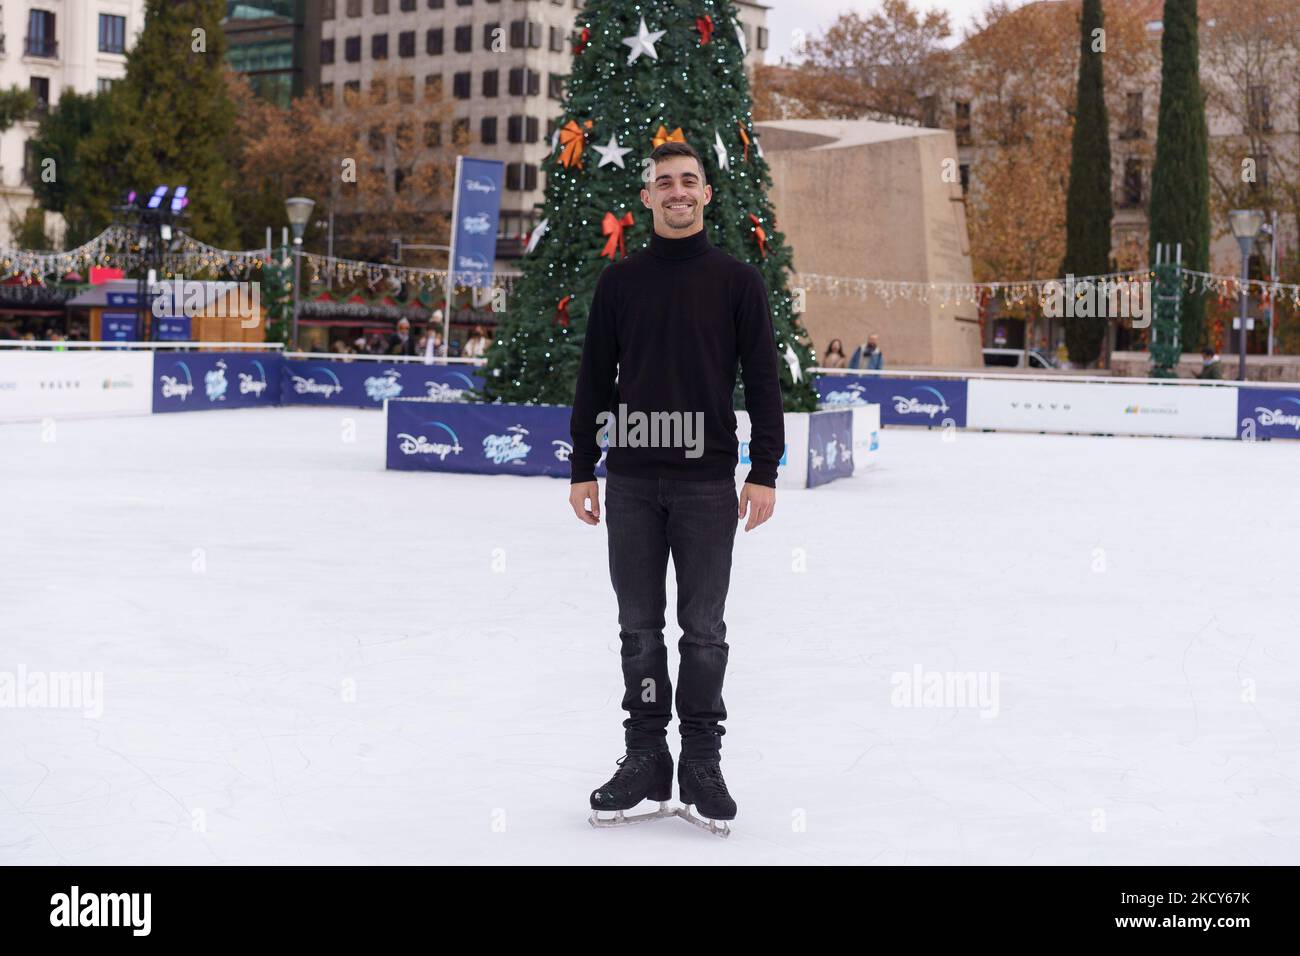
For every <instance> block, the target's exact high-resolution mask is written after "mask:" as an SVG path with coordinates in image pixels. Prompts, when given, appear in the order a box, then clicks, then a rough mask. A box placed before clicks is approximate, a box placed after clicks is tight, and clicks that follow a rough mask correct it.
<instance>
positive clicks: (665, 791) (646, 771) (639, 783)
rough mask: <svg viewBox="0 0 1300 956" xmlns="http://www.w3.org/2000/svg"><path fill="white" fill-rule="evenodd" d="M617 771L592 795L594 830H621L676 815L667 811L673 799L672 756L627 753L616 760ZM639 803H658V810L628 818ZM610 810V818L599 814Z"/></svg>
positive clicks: (655, 752) (664, 751)
mask: <svg viewBox="0 0 1300 956" xmlns="http://www.w3.org/2000/svg"><path fill="white" fill-rule="evenodd" d="M617 763H618V770H617V771H615V773H614V776H613V777H611V778H610V780H609V782H608V783H606V784H605V785H604V786H602V787H599V788H597V789H595V790H593V791H592V792H591V817H590V818H589V819H588V821H587V822H588V823H590V824H591V825H592V826H593V827H621V826H627V825H628V824H631V823H645V822H646V821H648V820H662V819H665V818H667V817H672V816H676V815H677V811H675V810H673V809H671V808H669V806H668V801H669V800H671V799H672V796H673V757H672V754H671V753H669V752H668V751H667V750H666V749H665V750H656V751H649V750H629V751H628V752H627V753H626V754H624V755H623V756H622V757H620V758H619V759H618V761H617ZM642 800H657V801H658V802H659V809H658V810H651V811H649V812H646V813H634V814H632V815H630V816H629V815H628V814H627V813H625V812H624V811H627V810H631V809H632V808H633V807H635V806H636V805H637V804H639V803H640V802H641V801H642ZM608 811H613V813H614V815H613V816H611V817H602V816H601V815H600V814H601V813H602V812H608Z"/></svg>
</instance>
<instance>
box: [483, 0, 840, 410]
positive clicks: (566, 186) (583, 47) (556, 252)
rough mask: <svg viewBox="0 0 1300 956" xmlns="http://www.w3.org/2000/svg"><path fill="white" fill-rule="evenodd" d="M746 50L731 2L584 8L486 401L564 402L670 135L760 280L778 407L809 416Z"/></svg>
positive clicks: (646, 1) (723, 233) (804, 341)
mask: <svg viewBox="0 0 1300 956" xmlns="http://www.w3.org/2000/svg"><path fill="white" fill-rule="evenodd" d="M744 42H745V41H744V34H743V33H742V32H741V30H740V28H739V25H738V22H737V20H736V13H735V7H734V6H733V5H732V3H731V0H638V2H630V0H588V3H587V5H586V8H585V9H583V10H582V11H581V12H580V13H579V14H578V16H577V22H576V24H575V33H574V36H573V44H574V46H573V51H574V52H573V70H572V73H571V74H570V76H569V79H568V84H567V90H566V98H565V101H564V112H563V114H562V116H561V117H560V127H559V129H557V131H556V135H555V136H554V137H553V139H552V143H551V151H550V153H549V155H548V156H547V158H546V159H545V161H544V167H545V170H546V174H547V179H546V200H545V203H544V206H543V209H542V214H541V215H542V219H541V222H540V223H539V224H538V226H537V227H536V228H535V229H534V230H533V234H532V235H531V236H530V237H529V250H528V252H527V254H526V255H525V256H524V260H523V276H522V278H521V279H520V281H519V283H518V284H517V285H516V287H515V290H514V293H513V295H512V296H511V297H510V302H509V308H508V311H507V313H506V317H505V319H504V320H503V322H502V323H501V325H500V327H499V328H498V331H497V336H496V340H495V342H494V344H493V347H492V348H491V349H489V351H488V363H487V368H486V369H485V374H486V378H487V386H486V389H485V390H486V393H487V397H488V398H489V400H494V401H495V400H500V401H508V402H549V403H553V404H560V405H567V404H569V403H571V402H572V401H573V391H574V384H575V382H576V380H577V374H578V365H579V363H580V361H581V358H582V342H583V335H584V333H585V331H586V319H587V310H588V307H589V306H590V303H591V296H592V293H593V292H594V290H595V288H596V279H597V277H598V276H599V275H600V271H601V270H602V269H603V268H605V266H607V265H608V264H609V263H610V262H612V261H614V260H615V259H619V258H622V257H623V256H624V255H627V254H630V253H632V252H635V251H636V250H638V249H640V248H642V247H643V246H645V245H646V243H647V242H648V241H649V239H650V235H651V232H652V231H653V226H652V223H651V216H650V210H648V209H646V208H645V207H644V206H642V205H641V200H640V198H639V194H640V190H641V187H642V185H643V173H644V172H645V170H646V169H647V167H648V157H649V155H650V152H651V150H653V149H654V147H655V146H657V145H658V144H659V143H660V142H663V141H664V140H665V139H674V140H684V141H685V142H687V143H690V144H691V145H692V146H694V147H695V148H696V149H697V150H698V151H699V153H700V154H701V155H702V156H703V157H704V160H705V176H706V177H707V179H708V181H709V183H710V184H711V185H712V187H713V201H712V202H711V203H710V204H709V205H708V206H707V207H706V208H705V223H706V224H705V229H706V231H707V233H708V237H709V240H710V241H711V242H712V243H713V244H714V245H715V246H718V247H720V248H722V249H723V250H725V251H726V252H728V253H730V254H731V255H733V256H735V257H736V258H737V259H740V260H742V261H744V262H749V263H751V264H753V265H754V266H756V267H757V268H758V269H759V271H761V272H762V274H763V278H764V280H765V281H766V283H767V289H768V296H769V301H770V302H771V306H772V319H773V324H774V327H775V331H776V349H777V353H778V355H780V356H781V358H782V359H783V361H781V362H780V363H779V368H780V375H781V390H782V394H783V396H784V399H785V408H786V410H787V411H812V410H813V409H814V408H815V407H816V394H815V392H814V390H813V388H812V384H811V382H810V381H809V376H808V373H807V371H806V369H807V368H809V367H810V366H811V365H813V364H814V362H813V353H812V351H811V343H810V342H809V340H808V337H807V333H806V332H805V331H804V329H803V328H802V326H801V325H800V323H799V320H798V317H797V316H796V315H795V313H794V310H793V305H794V301H793V298H792V296H791V294H790V290H789V289H788V288H787V277H788V275H789V273H790V271H791V269H792V261H791V256H790V249H789V247H788V246H787V245H786V243H785V238H784V237H783V236H782V235H781V233H780V232H778V231H777V229H776V227H775V221H774V218H773V215H772V207H771V204H770V203H769V202H768V199H767V190H768V188H769V187H770V186H771V177H770V175H769V174H768V169H767V164H766V163H765V162H764V160H763V154H762V152H761V150H760V148H759V145H758V141H757V139H756V137H755V135H754V129H753V120H752V118H751V117H750V96H749V83H748V79H747V78H746V76H745V70H744V65H743V60H744V54H745V47H744ZM686 347H689V346H686ZM736 406H737V407H738V408H739V407H743V391H742V390H741V389H740V388H739V381H738V382H737V392H736Z"/></svg>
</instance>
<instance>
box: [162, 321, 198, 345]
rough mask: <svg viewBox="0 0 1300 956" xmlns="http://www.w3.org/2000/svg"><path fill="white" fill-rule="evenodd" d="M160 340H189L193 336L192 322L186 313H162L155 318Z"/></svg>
mask: <svg viewBox="0 0 1300 956" xmlns="http://www.w3.org/2000/svg"><path fill="white" fill-rule="evenodd" d="M155 321H156V322H157V323H158V334H157V336H156V338H157V339H158V341H160V342H189V341H191V340H192V339H193V338H194V334H193V332H192V331H191V329H192V327H193V322H192V320H191V319H190V317H189V316H188V315H163V316H159V317H158V318H157V319H156V320H155Z"/></svg>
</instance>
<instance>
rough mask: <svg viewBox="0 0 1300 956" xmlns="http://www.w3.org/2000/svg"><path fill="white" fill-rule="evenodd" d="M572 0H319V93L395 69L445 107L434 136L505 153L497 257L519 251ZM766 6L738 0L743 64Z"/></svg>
mask: <svg viewBox="0 0 1300 956" xmlns="http://www.w3.org/2000/svg"><path fill="white" fill-rule="evenodd" d="M582 6H583V0H322V3H321V22H320V52H319V69H320V95H321V96H322V97H323V98H324V99H325V100H326V101H327V102H330V101H332V100H333V99H334V98H341V97H342V96H343V94H344V92H345V91H346V90H348V89H352V90H355V91H357V92H364V91H368V90H369V89H370V87H371V84H372V83H373V82H374V80H375V79H376V78H380V79H381V80H384V79H389V78H392V77H394V76H396V78H397V82H398V83H399V84H404V85H406V86H407V87H408V88H411V87H413V88H414V89H415V90H417V91H429V92H431V93H435V94H437V93H440V94H441V96H442V97H443V98H444V99H446V100H449V101H450V102H451V103H452V105H453V113H452V118H451V120H450V121H449V122H448V123H447V124H443V125H446V126H448V128H447V129H442V130H440V131H439V133H440V135H441V136H442V137H443V138H444V141H447V142H450V141H454V140H455V139H456V138H457V137H458V136H464V137H466V138H467V139H468V142H469V144H470V145H469V146H468V147H466V148H465V152H466V153H467V154H469V155H473V156H476V157H481V158H484V159H497V160H500V161H502V162H503V163H505V169H506V183H505V185H506V188H505V192H504V195H503V196H502V208H501V220H500V223H499V232H498V236H499V240H498V243H497V246H498V258H504V259H510V258H516V257H518V256H519V255H520V254H522V250H523V243H522V239H521V237H522V236H523V235H524V234H525V233H527V232H528V231H529V230H530V229H531V228H532V226H533V224H534V223H535V222H536V220H537V218H538V213H537V211H536V210H535V209H534V206H535V205H537V204H540V203H541V202H542V200H543V197H544V190H545V188H546V180H545V176H546V168H545V163H544V161H545V158H546V156H547V155H548V151H549V144H550V138H551V134H552V133H553V131H554V130H555V128H556V125H557V124H558V122H559V120H560V112H561V101H562V99H563V96H564V81H565V76H566V75H567V74H568V72H569V68H570V64H571V61H572V55H573V53H572V42H571V40H570V35H571V33H572V32H573V26H574V20H575V17H576V16H577V15H578V14H579V13H580V11H581V9H582ZM767 9H768V8H767V7H766V6H764V5H762V4H758V3H752V2H748V0H745V2H741V3H739V4H738V12H739V17H740V20H741V24H742V28H743V29H744V31H745V34H746V41H747V42H746V46H747V48H748V50H749V54H748V59H747V63H748V64H749V65H750V66H751V67H752V64H753V63H754V62H756V61H758V60H759V59H760V58H761V57H762V56H763V51H764V50H766V48H767V45H768V37H767V29H766V26H765V24H766V12H767Z"/></svg>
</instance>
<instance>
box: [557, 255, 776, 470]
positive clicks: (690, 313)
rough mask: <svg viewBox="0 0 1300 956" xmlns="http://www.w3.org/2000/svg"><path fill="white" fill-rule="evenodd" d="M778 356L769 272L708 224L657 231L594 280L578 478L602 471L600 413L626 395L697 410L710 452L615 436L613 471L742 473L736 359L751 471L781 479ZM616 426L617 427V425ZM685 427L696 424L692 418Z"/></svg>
mask: <svg viewBox="0 0 1300 956" xmlns="http://www.w3.org/2000/svg"><path fill="white" fill-rule="evenodd" d="M777 360H778V357H777V352H776V335H775V333H774V331H773V328H772V314H771V311H770V310H769V308H768V301H767V287H766V286H765V285H764V283H763V277H762V274H761V273H760V272H759V271H758V270H757V269H756V268H754V267H753V266H751V265H748V264H747V263H744V262H741V261H739V260H738V259H733V258H732V257H731V256H729V255H727V254H726V253H725V252H723V251H722V250H721V249H718V248H717V247H716V246H714V245H713V244H712V243H710V242H709V240H708V237H707V236H706V235H705V233H704V230H700V231H699V232H697V233H695V234H693V235H690V236H687V237H685V238H682V239H667V238H664V237H663V236H660V235H659V234H658V233H654V234H653V235H652V236H651V238H650V245H649V248H647V249H643V250H641V251H640V252H635V253H633V254H632V255H630V256H628V257H627V258H626V259H623V260H622V261H619V262H614V263H611V264H610V265H608V266H606V267H605V270H604V271H603V272H602V273H601V274H600V278H599V280H597V282H596V292H595V295H594V296H593V298H592V303H591V311H590V313H589V314H588V316H587V335H586V340H585V342H584V343H583V348H582V366H581V369H580V370H579V373H578V385H577V390H576V394H575V396H574V400H573V415H572V418H571V419H570V423H569V424H570V430H571V431H572V433H573V454H572V456H571V459H570V465H571V475H572V477H571V479H570V480H571V481H572V482H573V483H577V482H580V481H593V480H594V479H595V472H594V469H595V467H596V462H597V461H598V460H599V459H600V445H599V444H598V442H597V433H598V430H599V429H598V423H597V415H599V414H600V413H601V412H602V411H609V412H612V413H614V414H616V415H617V414H618V411H619V406H620V405H626V411H627V413H629V414H630V413H633V412H642V413H644V416H645V418H649V417H650V416H651V415H652V413H655V412H660V413H664V412H667V413H672V412H680V413H682V415H681V418H680V419H679V420H683V421H684V418H685V416H687V415H690V416H691V422H692V427H693V426H694V425H695V424H696V423H700V422H702V424H703V429H702V435H701V436H700V438H702V441H698V440H696V441H692V442H691V444H695V445H696V447H698V448H699V450H700V452H701V453H700V454H698V456H696V453H695V452H694V451H691V449H690V448H689V447H686V448H683V447H647V446H646V445H645V444H642V445H640V446H638V447H628V446H630V445H631V442H630V441H625V442H624V444H618V443H617V441H616V440H611V441H610V448H609V454H608V457H607V458H606V460H605V466H606V468H607V469H608V470H609V471H611V472H613V473H615V474H619V475H630V476H635V477H642V478H681V479H694V480H703V479H709V478H726V477H732V478H734V477H735V474H736V451H737V449H736V414H735V412H734V411H732V394H733V390H734V388H735V382H736V364H737V362H739V364H740V367H741V376H742V381H743V383H744V389H745V408H746V410H747V411H748V413H749V418H750V423H751V429H752V430H751V438H750V444H749V458H750V462H751V464H750V470H749V475H748V477H746V478H745V481H747V482H751V483H753V484H758V485H767V486H769V487H775V486H776V469H777V464H778V462H779V461H780V459H781V456H782V454H783V452H784V450H785V420H784V418H783V417H782V416H783V406H782V400H781V385H780V380H779V379H778V377H777ZM616 378H617V380H616ZM697 412H698V413H701V415H700V416H696V415H695V413H697ZM668 420H669V419H668V418H667V417H661V418H660V419H659V421H660V422H661V425H660V427H659V429H658V434H659V435H664V434H668V433H669V432H668V430H667V428H666V427H665V426H664V425H663V424H662V423H664V422H667V421H668ZM629 421H635V419H629ZM617 428H618V425H617V424H614V425H612V426H611V428H610V434H611V436H613V435H614V434H615V433H616V432H615V429H617ZM652 430H654V429H652ZM677 434H680V435H682V436H689V435H690V434H691V433H690V432H689V431H686V430H685V425H683V428H682V429H681V430H678V432H677ZM625 437H626V435H625ZM660 444H661V445H662V444H663V443H662V442H661V443H660ZM688 453H689V454H688Z"/></svg>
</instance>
